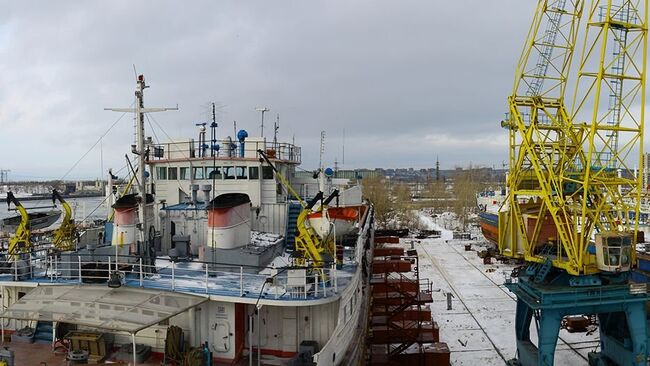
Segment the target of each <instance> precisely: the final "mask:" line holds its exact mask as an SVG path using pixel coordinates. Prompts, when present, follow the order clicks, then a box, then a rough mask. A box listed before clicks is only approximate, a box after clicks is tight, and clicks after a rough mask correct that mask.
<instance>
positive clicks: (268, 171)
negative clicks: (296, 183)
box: [262, 166, 273, 179]
mask: <svg viewBox="0 0 650 366" xmlns="http://www.w3.org/2000/svg"><path fill="white" fill-rule="evenodd" d="M262 178H263V179H273V168H271V167H270V166H263V167H262Z"/></svg>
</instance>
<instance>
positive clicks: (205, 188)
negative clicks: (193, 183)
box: [201, 184, 212, 203]
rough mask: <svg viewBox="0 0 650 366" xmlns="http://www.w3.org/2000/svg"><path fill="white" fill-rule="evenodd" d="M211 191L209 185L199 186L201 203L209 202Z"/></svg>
mask: <svg viewBox="0 0 650 366" xmlns="http://www.w3.org/2000/svg"><path fill="white" fill-rule="evenodd" d="M211 190H212V186H211V185H209V184H203V185H202V186H201V191H203V202H205V203H208V202H210V191H211Z"/></svg>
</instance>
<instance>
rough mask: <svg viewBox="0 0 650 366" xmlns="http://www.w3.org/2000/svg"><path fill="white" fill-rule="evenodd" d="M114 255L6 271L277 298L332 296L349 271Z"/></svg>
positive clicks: (42, 260)
mask: <svg viewBox="0 0 650 366" xmlns="http://www.w3.org/2000/svg"><path fill="white" fill-rule="evenodd" d="M115 258H116V257H115V256H106V257H104V258H99V257H98V256H97V255H95V256H89V255H76V256H75V255H70V256H63V257H59V256H56V255H41V256H35V255H30V256H29V257H28V258H26V259H24V260H21V261H16V262H14V263H13V264H11V266H10V267H9V268H8V269H9V271H5V273H6V274H9V273H10V276H9V277H10V278H11V280H13V281H30V282H38V283H42V284H47V283H51V284H66V283H96V284H102V283H107V282H109V278H110V277H111V274H116V275H117V278H119V285H124V286H130V287H143V288H156V289H162V290H168V291H178V292H187V293H195V294H206V295H223V296H237V297H245V298H255V299H257V298H263V299H276V300H297V299H305V300H309V299H321V298H327V297H332V296H335V295H336V294H337V293H338V292H339V286H341V287H343V286H345V285H346V284H347V281H348V280H347V278H349V276H348V275H349V274H348V273H346V272H345V271H341V270H338V269H337V268H336V267H335V266H331V267H326V268H322V269H321V270H319V271H313V272H311V271H290V269H303V268H300V267H285V268H277V269H274V268H259V267H246V266H232V265H228V264H224V263H215V262H201V261H178V260H172V259H170V258H157V259H156V261H155V264H148V263H146V262H143V259H142V258H140V257H135V256H119V257H118V259H117V261H116V260H115ZM259 272H262V273H259ZM295 272H298V273H301V274H302V276H303V277H302V278H301V279H300V280H299V281H296V275H295ZM289 273H292V274H291V275H290V274H289ZM341 275H343V276H341ZM298 276H300V275H298ZM1 279H2V275H0V280H1Z"/></svg>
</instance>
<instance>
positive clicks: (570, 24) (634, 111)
mask: <svg viewBox="0 0 650 366" xmlns="http://www.w3.org/2000/svg"><path fill="white" fill-rule="evenodd" d="M619 3H620V4H619V5H614V4H613V1H611V0H609V1H605V0H603V1H592V2H591V5H590V6H589V8H588V9H587V11H588V13H587V22H586V24H587V25H586V27H587V29H586V32H585V36H584V42H583V45H582V52H581V56H580V60H579V62H578V66H579V71H578V78H577V82H576V85H575V88H574V90H573V96H574V98H573V107H572V110H571V112H568V109H567V108H566V104H565V94H566V90H567V82H568V79H569V70H570V66H571V62H572V59H573V55H574V50H575V48H576V43H577V42H576V40H577V35H578V28H579V24H580V19H581V17H582V14H583V7H584V5H583V2H582V1H568V0H567V1H564V0H556V1H539V2H538V6H537V10H536V13H535V17H534V19H533V22H532V25H531V28H530V31H529V34H528V37H527V41H526V46H525V47H524V50H523V52H522V55H521V57H520V59H519V62H518V64H517V71H516V75H515V83H514V86H513V92H512V95H511V96H510V97H509V98H508V105H509V117H508V118H507V119H506V120H505V121H503V122H502V126H503V127H505V128H507V129H508V130H509V141H510V157H509V162H510V170H509V177H508V182H507V186H508V192H509V196H508V200H507V206H506V207H505V209H503V210H502V211H501V212H500V214H499V249H500V251H501V252H502V253H503V254H504V255H507V256H511V257H516V258H524V259H525V260H527V261H530V262H538V263H543V262H545V261H547V260H550V261H551V263H552V266H553V267H556V268H561V269H563V270H565V271H566V272H568V273H569V274H572V275H585V274H595V273H598V272H600V270H601V269H600V268H603V266H602V265H601V266H600V268H599V265H598V263H597V261H596V254H595V252H594V250H593V248H590V246H591V247H593V245H592V244H593V240H594V238H595V237H597V236H603V237H608V236H619V237H626V238H629V241H630V243H632V245H633V244H634V243H635V241H636V237H635V236H634V235H633V233H634V232H635V231H636V229H637V226H636V225H637V221H636V220H631V219H630V213H633V215H634V217H638V211H639V206H638V202H639V195H640V185H641V176H640V175H637V174H636V173H635V167H636V166H637V165H640V164H641V160H642V159H641V154H642V152H643V116H644V108H645V67H646V66H645V57H646V56H645V54H646V52H645V51H646V33H647V28H646V25H647V22H646V20H647V14H646V11H645V8H646V4H645V3H644V2H642V1H627V0H624V1H620V2H619ZM544 26H546V27H544ZM624 241H627V240H624ZM632 248H633V246H632ZM621 256H625V257H626V258H625V260H626V261H627V263H628V264H629V263H632V261H633V260H634V251H633V250H631V251H628V252H627V253H624V254H622V255H621ZM617 258H618V259H621V257H620V256H617Z"/></svg>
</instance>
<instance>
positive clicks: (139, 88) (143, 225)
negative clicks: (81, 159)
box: [104, 75, 178, 259]
mask: <svg viewBox="0 0 650 366" xmlns="http://www.w3.org/2000/svg"><path fill="white" fill-rule="evenodd" d="M148 87H149V86H148V85H147V84H146V83H145V80H144V75H138V80H137V85H136V88H135V98H136V102H135V108H104V110H108V111H114V112H124V113H135V115H136V121H137V126H136V146H135V150H133V153H134V154H136V155H138V172H137V174H138V182H137V183H138V191H139V193H140V197H141V199H140V207H139V209H138V219H139V222H140V226H139V228H138V232H139V239H140V242H141V243H142V244H143V246H144V253H140V254H144V255H145V258H146V259H148V258H150V254H151V253H149V245H144V244H145V243H146V239H147V236H146V235H147V233H148V231H149V226H150V225H151V224H148V223H147V222H146V218H147V216H146V215H145V212H144V209H145V206H146V203H147V184H146V182H145V178H146V177H145V164H146V162H147V159H148V157H147V156H146V151H145V150H146V147H145V140H144V114H145V113H153V112H164V111H177V110H178V107H175V108H145V107H144V90H145V89H146V88H148Z"/></svg>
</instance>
